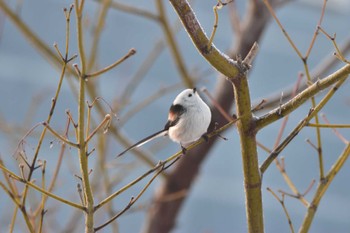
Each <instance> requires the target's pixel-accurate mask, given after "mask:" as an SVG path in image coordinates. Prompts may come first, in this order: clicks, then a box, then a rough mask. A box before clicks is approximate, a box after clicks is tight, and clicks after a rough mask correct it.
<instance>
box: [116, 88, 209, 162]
mask: <svg viewBox="0 0 350 233" xmlns="http://www.w3.org/2000/svg"><path fill="white" fill-rule="evenodd" d="M210 122H211V111H210V108H209V107H208V105H207V104H206V103H205V102H204V101H203V100H202V99H201V97H200V96H199V95H198V93H197V91H196V88H193V89H186V90H184V91H182V92H181V93H180V94H179V95H178V96H176V98H175V100H174V102H173V104H172V105H171V106H170V109H169V115H168V121H167V123H166V124H165V126H164V129H162V130H160V131H158V132H156V133H154V134H152V135H150V136H148V137H146V138H144V139H142V140H140V141H138V142H137V143H135V144H134V145H132V146H130V147H129V148H127V149H126V150H124V151H123V152H121V153H120V154H119V155H117V157H120V156H122V155H123V154H125V153H126V152H127V151H129V150H131V149H133V148H135V147H139V146H142V145H143V144H145V143H147V142H149V141H151V140H153V139H155V138H157V137H160V136H165V135H168V136H169V138H170V139H171V140H173V141H174V142H177V143H180V145H181V148H182V151H183V153H185V152H186V149H185V147H184V146H186V145H188V144H190V143H191V142H194V141H197V140H198V139H199V138H201V137H204V138H205V139H207V137H206V133H207V130H208V127H209V124H210Z"/></svg>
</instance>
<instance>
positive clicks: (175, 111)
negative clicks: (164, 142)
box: [164, 104, 186, 130]
mask: <svg viewBox="0 0 350 233" xmlns="http://www.w3.org/2000/svg"><path fill="white" fill-rule="evenodd" d="M185 112H186V108H184V107H183V106H182V105H181V104H172V105H171V106H170V109H169V115H168V121H167V123H166V124H165V126H164V129H165V130H168V129H169V128H170V127H172V126H175V125H176V124H177V123H178V122H179V120H180V118H181V115H182V114H184V113H185Z"/></svg>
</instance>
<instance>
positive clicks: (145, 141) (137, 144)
mask: <svg viewBox="0 0 350 233" xmlns="http://www.w3.org/2000/svg"><path fill="white" fill-rule="evenodd" d="M167 131H168V130H167V129H162V130H160V131H158V132H156V133H154V134H152V135H150V136H148V137H146V138H144V139H142V140H140V141H138V142H136V143H135V144H134V145H132V146H130V147H129V148H127V149H126V150H124V151H123V152H121V153H120V154H118V155H117V156H116V157H117V158H118V157H120V156H122V155H123V154H125V153H126V152H128V151H129V150H131V149H134V148H135V147H139V146H142V145H143V144H146V143H147V142H149V141H152V140H153V139H155V138H157V137H160V136H165V135H166V134H167Z"/></svg>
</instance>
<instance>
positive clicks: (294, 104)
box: [257, 65, 350, 129]
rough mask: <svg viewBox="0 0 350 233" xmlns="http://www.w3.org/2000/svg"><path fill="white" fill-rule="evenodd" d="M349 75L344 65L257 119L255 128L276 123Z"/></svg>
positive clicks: (349, 67)
mask: <svg viewBox="0 0 350 233" xmlns="http://www.w3.org/2000/svg"><path fill="white" fill-rule="evenodd" d="M349 74H350V65H345V66H344V67H343V68H341V69H339V70H337V71H336V72H334V73H333V74H331V75H329V76H328V77H326V78H324V79H322V80H319V81H316V82H315V83H314V84H312V85H311V86H310V87H308V88H307V89H305V90H304V91H303V92H301V93H299V94H298V95H297V96H295V97H294V98H293V99H291V100H290V101H288V102H287V103H285V104H283V105H282V106H280V107H278V108H276V109H274V110H273V111H271V112H269V113H267V114H266V115H264V116H262V117H261V118H259V120H258V121H257V127H258V128H259V129H261V128H263V127H265V126H266V125H269V124H271V123H272V122H275V121H277V120H278V119H281V118H283V117H285V116H286V115H288V114H289V113H291V112H292V111H293V110H295V109H296V108H298V107H299V106H300V105H302V104H303V103H305V102H306V101H307V100H308V99H309V98H310V97H312V96H314V95H316V94H317V93H319V92H320V91H321V90H323V89H325V88H327V87H330V86H331V85H333V84H334V83H336V82H338V81H339V80H342V79H345V78H346V77H347V76H348V75H349Z"/></svg>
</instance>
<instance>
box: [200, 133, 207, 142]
mask: <svg viewBox="0 0 350 233" xmlns="http://www.w3.org/2000/svg"><path fill="white" fill-rule="evenodd" d="M201 138H203V139H204V140H205V142H208V141H209V136H208V133H204V134H203V135H202V137H201Z"/></svg>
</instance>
